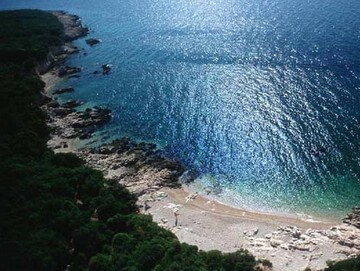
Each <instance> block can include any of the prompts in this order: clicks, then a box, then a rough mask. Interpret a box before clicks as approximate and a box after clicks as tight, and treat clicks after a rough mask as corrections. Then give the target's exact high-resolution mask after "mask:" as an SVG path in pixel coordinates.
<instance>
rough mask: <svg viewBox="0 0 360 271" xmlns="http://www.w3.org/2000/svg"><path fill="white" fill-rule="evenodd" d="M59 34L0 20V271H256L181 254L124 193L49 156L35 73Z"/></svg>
mask: <svg viewBox="0 0 360 271" xmlns="http://www.w3.org/2000/svg"><path fill="white" fill-rule="evenodd" d="M62 33H63V28H62V25H61V24H60V23H59V22H58V21H57V19H56V18H55V17H54V16H52V15H50V14H48V13H46V12H41V11H30V10H24V11H11V12H0V58H1V64H0V114H1V117H0V129H1V133H0V172H1V180H0V207H1V212H0V270H5V271H6V270H93V271H97V270H129V271H130V270H133V271H135V270H141V271H146V270H157V271H161V270H189V271H190V270H196V271H198V270H224V271H226V270H229V271H230V270H237V271H247V270H253V269H254V266H255V265H256V264H257V261H256V260H255V258H254V257H253V256H252V255H250V254H249V253H248V252H246V251H242V250H241V251H238V252H236V253H230V254H223V253H221V252H219V251H211V252H208V253H206V252H202V251H199V250H198V248H197V247H195V246H190V245H187V244H180V243H179V241H178V240H177V238H176V237H175V235H174V234H172V233H171V232H169V231H167V230H165V229H162V228H160V227H159V226H157V224H155V223H153V222H152V219H151V217H149V216H145V215H141V214H138V213H137V207H136V205H135V202H136V198H135V197H134V196H132V195H131V194H129V192H128V191H127V190H126V189H125V188H123V187H122V186H120V185H118V184H116V183H114V182H110V181H106V180H104V178H103V176H102V174H101V173H100V172H98V171H95V170H93V169H90V168H87V167H85V166H84V165H83V163H82V161H81V160H79V159H78V158H77V157H76V156H75V155H72V154H54V153H53V152H52V151H50V150H48V149H47V147H46V141H47V139H48V136H49V131H48V129H47V127H46V124H45V119H46V116H45V115H44V114H43V113H42V112H41V110H40V109H39V106H38V100H39V95H40V91H41V90H42V88H43V87H44V85H43V83H42V82H41V81H40V80H39V79H38V78H37V76H36V75H35V74H34V73H32V72H31V71H32V70H33V69H34V66H35V65H36V63H37V62H38V61H41V60H43V59H44V58H45V57H46V55H47V52H48V50H49V47H50V46H53V45H57V44H60V42H61V39H62V35H63V34H62Z"/></svg>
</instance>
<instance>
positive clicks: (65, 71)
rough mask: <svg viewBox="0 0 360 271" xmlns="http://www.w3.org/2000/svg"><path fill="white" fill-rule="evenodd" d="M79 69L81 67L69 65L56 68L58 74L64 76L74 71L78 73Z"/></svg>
mask: <svg viewBox="0 0 360 271" xmlns="http://www.w3.org/2000/svg"><path fill="white" fill-rule="evenodd" d="M80 71H81V69H80V68H76V67H70V66H65V67H60V68H59V69H58V76H59V77H64V76H67V75H73V74H75V73H79V72H80Z"/></svg>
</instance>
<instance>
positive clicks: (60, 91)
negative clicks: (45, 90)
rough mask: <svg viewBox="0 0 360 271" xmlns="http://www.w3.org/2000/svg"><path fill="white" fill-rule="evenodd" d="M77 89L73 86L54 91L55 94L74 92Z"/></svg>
mask: <svg viewBox="0 0 360 271" xmlns="http://www.w3.org/2000/svg"><path fill="white" fill-rule="evenodd" d="M74 91H75V89H74V88H73V87H66V88H59V89H57V90H54V91H53V94H63V93H69V92H74Z"/></svg>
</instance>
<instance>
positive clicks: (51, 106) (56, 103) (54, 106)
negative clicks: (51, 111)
mask: <svg viewBox="0 0 360 271" xmlns="http://www.w3.org/2000/svg"><path fill="white" fill-rule="evenodd" d="M46 106H47V107H50V108H57V107H59V106H60V105H59V103H58V102H57V101H55V100H51V101H50V102H49V103H47V105H46Z"/></svg>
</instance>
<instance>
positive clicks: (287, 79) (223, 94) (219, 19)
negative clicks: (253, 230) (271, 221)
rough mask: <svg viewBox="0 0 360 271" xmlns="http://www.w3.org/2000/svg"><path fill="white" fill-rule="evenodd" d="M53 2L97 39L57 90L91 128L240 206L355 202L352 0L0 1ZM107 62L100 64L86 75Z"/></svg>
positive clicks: (359, 178) (359, 31) (358, 87)
mask: <svg viewBox="0 0 360 271" xmlns="http://www.w3.org/2000/svg"><path fill="white" fill-rule="evenodd" d="M0 7H1V8H3V9H11V8H42V9H63V10H67V11H69V12H71V13H75V14H78V15H80V16H81V17H82V18H83V20H84V21H85V22H86V24H87V25H88V26H90V27H91V29H92V30H93V33H91V35H90V36H93V37H98V38H100V39H101V40H102V41H103V42H102V43H101V44H100V45H98V46H94V47H92V48H89V47H88V46H87V45H86V44H85V43H84V41H83V40H80V41H77V42H76V43H77V44H78V45H79V46H82V47H83V48H85V49H86V52H87V55H86V56H85V55H83V54H80V55H74V56H73V57H71V59H70V64H71V65H74V66H81V67H83V71H82V73H81V78H79V79H71V80H70V82H67V84H70V85H73V86H74V87H75V88H76V92H75V93H74V94H71V95H68V96H66V97H67V98H69V97H71V98H79V99H83V100H86V101H88V102H91V103H96V104H100V105H104V106H108V107H110V108H111V109H113V110H114V114H115V118H114V120H113V121H112V123H111V124H110V125H108V126H106V127H105V128H104V130H103V134H107V135H110V136H122V135H130V136H133V137H135V138H137V139H142V140H151V141H155V142H158V143H160V144H161V145H162V146H165V149H166V152H167V153H168V155H170V156H172V157H174V158H176V159H180V160H181V161H183V162H184V163H185V164H187V165H188V166H189V167H193V168H195V169H196V170H197V171H198V172H200V173H201V174H200V177H199V179H198V180H197V182H196V183H195V184H194V185H193V186H194V187H197V188H199V187H206V186H211V187H213V188H214V189H215V191H219V192H221V194H220V199H221V200H223V201H225V202H228V203H232V204H235V205H237V206H240V207H244V208H248V209H256V210H261V211H274V212H285V213H305V214H309V215H314V214H315V215H318V216H332V217H341V216H342V215H343V214H344V213H346V212H348V211H349V208H351V207H352V206H354V205H356V204H360V107H359V102H360V1H359V0H337V1H333V0H271V1H268V0H210V1H209V0H107V1H99V0H88V1H83V0H73V1H65V0H62V1H56V0H53V1H48V0H32V1H31V0H26V1H25V0H24V1H18V0H17V1H14V0H1V1H0ZM104 63H111V64H112V65H113V69H112V72H111V74H110V75H108V76H102V75H94V74H93V71H95V70H100V66H101V64H104Z"/></svg>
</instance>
